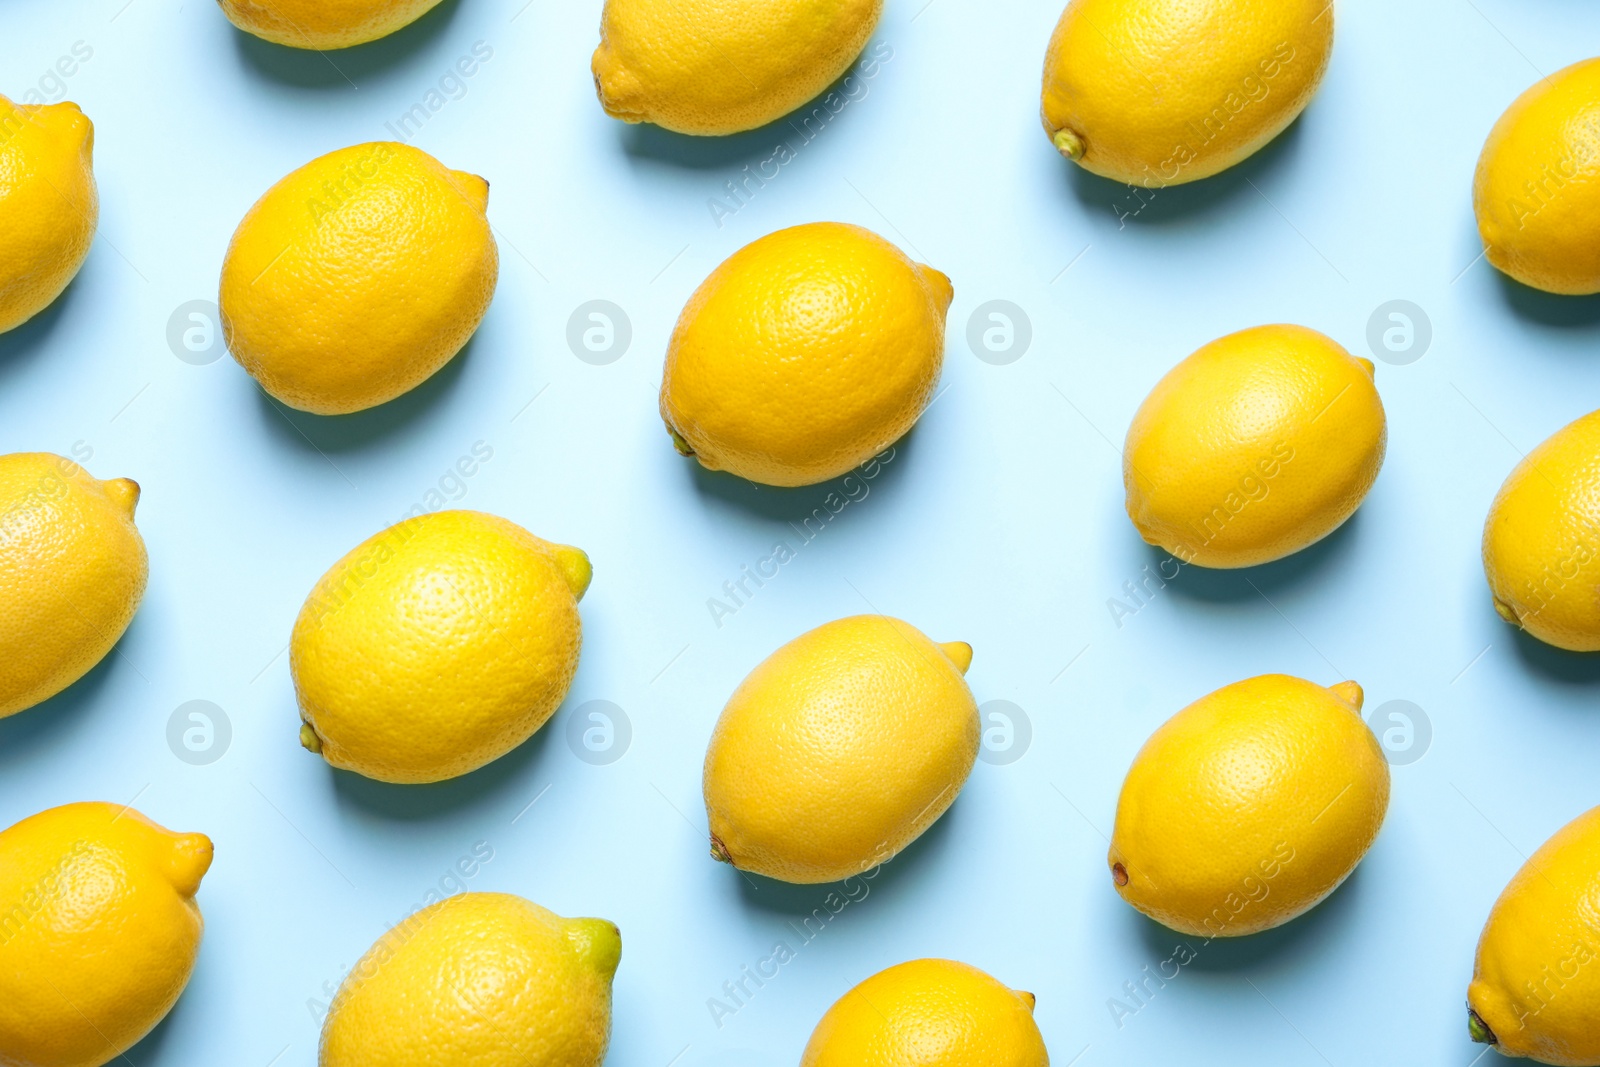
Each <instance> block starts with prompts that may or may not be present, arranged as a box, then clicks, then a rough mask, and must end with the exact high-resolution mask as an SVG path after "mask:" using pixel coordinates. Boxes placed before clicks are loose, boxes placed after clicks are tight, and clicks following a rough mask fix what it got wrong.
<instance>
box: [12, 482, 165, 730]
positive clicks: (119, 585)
mask: <svg viewBox="0 0 1600 1067" xmlns="http://www.w3.org/2000/svg"><path fill="white" fill-rule="evenodd" d="M138 502H139V486H138V484H137V483H135V482H131V481H129V480H128V479H126V478H116V479H114V480H112V481H109V482H102V481H97V480H95V479H94V478H92V477H90V475H89V473H88V472H87V471H85V470H84V469H83V468H82V467H80V466H78V465H77V464H76V463H74V462H73V461H72V460H70V459H66V458H64V457H62V456H56V455H51V454H50V453H48V452H18V453H13V454H12V455H9V456H0V718H4V717H5V716H7V715H14V714H16V713H17V712H19V711H22V710H24V709H26V708H31V707H33V706H34V705H35V704H38V703H39V702H41V701H43V700H47V699H49V698H50V697H53V696H55V695H56V694H57V693H59V692H61V691H62V690H63V689H65V688H67V686H69V685H71V684H72V683H73V682H76V681H77V680H78V679H79V678H82V677H83V676H84V675H85V674H87V673H88V671H89V668H91V667H93V666H94V665H95V664H96V663H99V662H100V660H101V659H103V658H104V657H105V654H106V653H107V652H110V651H111V648H112V646H113V645H115V644H116V643H117V641H118V640H119V639H120V638H121V637H122V634H123V632H124V631H125V630H127V628H128V624H129V623H130V622H132V621H133V613H134V611H136V610H137V609H138V607H139V600H140V598H141V597H143V596H144V587H145V582H146V581H147V580H148V578H149V575H150V564H149V559H148V557H147V556H146V555H145V549H144V539H143V538H141V537H140V536H139V531H138V530H137V529H135V528H134V525H133V509H134V506H135V505H136V504H138Z"/></svg>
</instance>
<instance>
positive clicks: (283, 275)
mask: <svg viewBox="0 0 1600 1067" xmlns="http://www.w3.org/2000/svg"><path fill="white" fill-rule="evenodd" d="M488 202H489V183H488V182H486V181H484V180H483V179H482V178H479V177H477V176H476V175H472V174H466V173H463V172H462V171H458V170H447V169H446V168H445V166H444V165H443V164H442V163H440V162H439V161H438V160H436V159H434V158H433V157H432V156H430V155H428V154H427V153H426V152H422V151H419V150H418V149H415V148H411V147H408V146H407V145H402V144H394V143H391V142H387V141H379V142H375V143H372V144H362V145H355V146H354V147H351V148H342V149H340V150H339V151H337V152H330V153H329V154H327V155H325V156H322V157H321V158H319V159H315V160H312V161H311V162H310V163H307V164H306V165H305V166H303V167H301V168H300V169H299V170H297V171H295V172H294V173H292V174H290V175H289V176H288V177H286V178H284V179H283V180H282V181H280V182H278V184H277V185H274V186H273V187H272V188H271V189H269V190H267V193H266V195H264V196H263V197H262V198H261V199H260V200H258V201H256V204H255V206H254V207H252V208H251V209H250V211H249V213H248V214H246V215H245V217H244V220H243V221H242V222H240V223H239V228H238V229H237V230H236V231H235V232H234V235H233V241H232V243H230V244H229V245H228V254H227V258H226V259H224V260H223V264H222V295H221V297H220V305H221V310H222V328H223V337H224V340H225V341H226V342H227V345H228V350H229V351H230V352H232V353H233V358H234V359H236V360H238V361H239V364H240V365H241V366H242V367H244V369H245V370H247V371H249V372H250V374H251V375H252V376H253V377H254V378H255V379H256V380H257V381H258V382H260V383H261V387H262V388H263V389H265V390H266V391H267V392H268V393H271V394H272V395H273V396H275V397H277V398H278V399H279V400H281V401H283V402H284V403H285V404H288V405H289V406H290V407H293V408H298V409H300V410H302V411H311V412H315V413H317V414H319V415H339V414H345V413H347V412H352V411H360V410H362V409H364V408H370V407H373V406H375V405H378V404H382V403H384V402H385V401H388V400H393V399H394V398H395V397H397V396H399V395H400V394H402V393H404V392H407V391H408V390H410V389H413V388H415V387H416V386H418V385H420V384H421V383H422V382H423V381H425V380H426V379H427V378H428V377H429V376H430V375H432V374H433V373H434V372H435V371H437V370H438V369H439V368H440V367H443V366H444V365H445V364H446V363H448V362H450V359H451V357H453V356H454V355H455V354H456V353H457V352H459V351H460V350H461V348H462V346H463V345H465V344H466V343H467V340H468V339H469V338H471V336H472V334H473V331H475V330H476V329H477V328H478V323H479V322H480V321H481V320H482V319H483V316H484V312H486V311H487V310H488V308H489V301H490V299H491V298H492V297H493V296H494V287H495V280H496V278H497V277H498V275H499V270H500V259H499V253H498V251H497V250H496V248H495V243H494V235H493V234H492V233H491V232H490V230H489V220H488V218H487V216H486V215H485V214H484V210H485V208H486V207H487V205H488Z"/></svg>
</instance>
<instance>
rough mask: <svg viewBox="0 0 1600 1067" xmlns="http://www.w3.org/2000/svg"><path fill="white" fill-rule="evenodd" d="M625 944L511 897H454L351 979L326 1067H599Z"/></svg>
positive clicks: (406, 923)
mask: <svg viewBox="0 0 1600 1067" xmlns="http://www.w3.org/2000/svg"><path fill="white" fill-rule="evenodd" d="M621 959H622V936H621V935H620V934H619V933H618V932H617V928H616V926H615V925H613V924H612V923H609V922H606V921H605V920H604V919H563V918H561V916H559V915H555V914H553V913H551V912H548V911H546V910H545V909H544V908H541V907H539V905H537V904H534V903H531V902H529V901H526V900H523V899H522V898H521V897H516V896H511V895H509V894H506V893H462V894H459V895H457V896H453V897H446V898H445V899H444V900H441V901H439V902H438V903H437V904H434V905H432V906H430V907H427V908H424V909H423V910H421V911H419V912H417V913H416V914H414V915H412V916H411V917H410V918H408V919H405V920H403V921H401V922H400V923H399V924H398V925H397V926H395V927H394V929H392V930H390V931H389V932H388V933H387V934H385V935H384V936H383V937H382V938H380V939H379V940H378V942H377V944H375V945H373V946H372V948H371V949H370V950H368V952H367V954H366V955H365V956H363V957H361V960H360V962H359V963H357V964H356V965H355V967H354V968H352V969H351V971H350V974H349V975H348V976H346V978H345V980H344V984H343V985H342V986H340V988H339V992H338V994H337V995H336V996H335V997H334V1000H333V1004H332V1006H331V1007H330V1008H329V1011H328V1017H327V1019H326V1020H325V1021H324V1022H323V1025H322V1047H321V1050H320V1053H319V1054H318V1057H317V1063H318V1065H319V1067H461V1065H463V1064H472V1065H473V1067H599V1064H600V1061H601V1060H603V1059H605V1054H606V1045H607V1044H608V1043H609V1041H610V1038H611V979H612V976H613V975H614V974H616V971H617V963H618V962H619V961H620V960H621Z"/></svg>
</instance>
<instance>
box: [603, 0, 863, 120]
mask: <svg viewBox="0 0 1600 1067" xmlns="http://www.w3.org/2000/svg"><path fill="white" fill-rule="evenodd" d="M882 14H883V0H606V5H605V9H604V11H602V12H601V15H600V47H598V48H596V49H595V51H594V59H593V61H592V63H591V64H590V66H591V68H592V69H593V71H594V85H595V91H596V92H598V93H599V95H600V106H601V107H603V108H605V110H606V114H608V115H610V116H612V117H613V118H618V119H622V120H624V121H626V122H652V123H655V124H656V125H657V126H663V127H665V128H666V129H669V130H675V131H677V132H678V133H690V134H701V135H717V134H727V133H738V132H739V131H741V130H753V129H755V128H756V127H757V126H765V125H766V124H767V123H769V122H772V121H773V120H775V119H779V118H782V117H783V116H784V115H787V114H788V113H789V112H791V111H793V110H794V109H795V108H797V107H799V106H800V105H801V104H804V103H805V102H806V101H808V100H810V99H812V98H813V97H815V96H818V95H819V94H821V92H822V91H823V90H824V89H826V88H827V87H828V86H829V85H830V84H831V83H832V82H833V81H834V80H835V79H836V78H838V77H839V76H840V75H842V74H843V73H844V72H845V71H846V70H848V69H849V68H850V64H851V63H853V62H854V61H855V58H856V56H857V55H859V54H860V52H861V49H862V48H863V47H864V46H865V45H866V43H867V39H868V38H869V37H871V36H872V31H873V30H874V29H876V28H877V25H878V18H879V16H880V15H882Z"/></svg>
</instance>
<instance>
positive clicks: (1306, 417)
mask: <svg viewBox="0 0 1600 1067" xmlns="http://www.w3.org/2000/svg"><path fill="white" fill-rule="evenodd" d="M1372 375H1373V366H1372V363H1371V361H1370V360H1365V359H1356V358H1354V357H1352V356H1351V355H1350V353H1348V352H1346V351H1345V350H1344V349H1343V348H1341V347H1340V346H1339V345H1337V344H1335V343H1334V342H1333V341H1332V340H1330V339H1329V338H1327V337H1324V336H1323V335H1322V334H1320V333H1317V332H1316V331H1315V330H1308V329H1306V328H1305V327H1304V326H1258V327H1256V328H1255V329H1251V330H1242V331H1240V332H1239V333H1235V334H1229V335H1228V336H1227V337H1223V338H1221V339H1219V340H1216V341H1212V342H1211V343H1210V344H1208V345H1206V346H1205V347H1203V348H1201V349H1200V350H1199V351H1197V352H1195V353H1194V354H1193V355H1191V356H1189V357H1188V358H1187V359H1185V360H1184V361H1183V362H1181V363H1179V364H1178V365H1177V366H1176V367H1174V368H1172V370H1170V371H1168V372H1167V375H1166V377H1164V378H1162V379H1161V381H1160V382H1158V383H1157V384H1156V387H1155V388H1154V389H1152V390H1151V391H1150V395H1149V396H1147V397H1145V400H1144V403H1143V404H1141V405H1139V411H1138V413H1137V414H1136V415H1134V417H1133V425H1131V426H1130V427H1128V440H1127V444H1126V446H1125V448H1124V449H1123V464H1122V482H1123V486H1124V488H1125V489H1126V490H1127V505H1128V517H1129V518H1130V519H1132V520H1133V525H1134V526H1135V527H1137V528H1138V530H1139V535H1140V536H1141V537H1143V538H1144V539H1145V540H1146V541H1148V542H1149V543H1150V544H1152V545H1158V546H1160V547H1161V548H1164V549H1166V550H1167V551H1168V552H1171V553H1172V554H1173V555H1174V556H1177V557H1178V558H1179V559H1182V560H1184V561H1185V562H1188V563H1198V564H1200V565H1201V566H1202V567H1253V566H1255V565H1256V564H1259V563H1268V562H1271V561H1272V560H1275V559H1282V558H1283V557H1284V556H1287V555H1290V554H1292V553H1295V552H1298V551H1300V550H1301V549H1302V548H1305V547H1307V546H1308V545H1311V544H1314V543H1315V542H1317V541H1320V540H1321V539H1322V538H1324V537H1326V536H1327V535H1328V534H1330V533H1332V532H1333V531H1334V530H1336V529H1338V528H1339V526H1340V525H1341V524H1342V523H1343V522H1344V521H1345V520H1346V519H1348V518H1349V517H1350V516H1351V515H1353V514H1355V510H1356V508H1358V507H1360V506H1361V501H1362V500H1363V499H1364V498H1365V497H1366V495H1367V490H1369V489H1371V488H1372V483H1373V482H1375V481H1376V480H1377V478H1378V468H1379V467H1381V466H1383V453H1384V447H1385V444H1386V442H1387V440H1388V424H1387V423H1386V422H1385V420H1384V414H1383V401H1382V400H1380V399H1379V398H1378V390H1377V387H1376V386H1375V385H1374V384H1373V380H1372Z"/></svg>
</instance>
